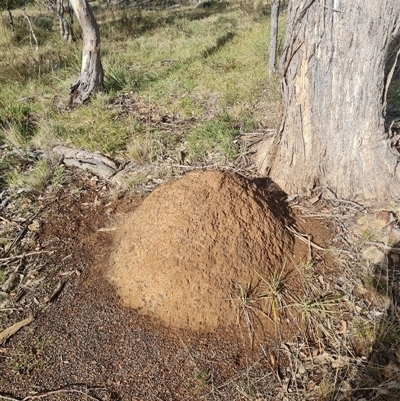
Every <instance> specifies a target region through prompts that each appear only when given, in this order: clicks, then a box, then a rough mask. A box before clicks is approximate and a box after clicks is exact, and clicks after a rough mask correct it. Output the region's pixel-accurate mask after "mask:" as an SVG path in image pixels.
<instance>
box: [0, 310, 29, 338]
mask: <svg viewBox="0 0 400 401" xmlns="http://www.w3.org/2000/svg"><path fill="white" fill-rule="evenodd" d="M34 320H35V319H34V318H33V316H29V317H28V318H26V319H24V320H21V321H20V322H18V323H15V324H13V325H12V326H10V327H8V328H7V329H5V330H3V331H2V332H1V333H0V344H3V343H4V342H5V341H7V340H8V339H9V338H10V337H11V336H13V335H14V334H15V333H16V332H17V331H18V330H19V329H22V327H24V326H26V325H27V324H29V323H32V322H33V321H34Z"/></svg>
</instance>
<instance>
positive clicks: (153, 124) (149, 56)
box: [0, 1, 282, 181]
mask: <svg viewBox="0 0 400 401" xmlns="http://www.w3.org/2000/svg"><path fill="white" fill-rule="evenodd" d="M92 7H93V9H94V12H95V15H96V19H97V20H98V22H99V25H100V32H101V33H100V34H101V41H102V48H101V54H102V62H103V66H104V69H105V90H104V92H103V93H100V94H97V95H96V96H95V97H94V98H93V99H92V101H91V102H90V103H89V104H87V105H85V106H83V107H78V108H75V109H73V110H70V109H68V107H67V100H68V93H69V87H70V85H71V84H72V83H73V82H74V81H75V80H76V79H77V77H78V75H79V72H80V60H81V46H82V43H81V32H80V29H79V27H78V26H77V25H76V22H75V25H74V32H75V37H76V41H74V42H73V43H66V42H64V41H62V40H61V39H60V35H59V31H58V20H57V18H56V16H55V14H52V13H50V12H49V11H48V10H46V9H44V8H42V9H38V8H37V7H35V8H32V9H30V10H28V14H29V15H30V16H31V19H32V23H33V27H34V32H35V35H36V37H37V39H38V42H39V49H38V51H35V47H34V46H32V44H31V42H32V40H31V38H30V34H29V29H28V25H27V23H26V20H25V19H24V18H23V16H22V15H21V12H20V11H18V10H16V11H15V12H14V21H15V35H14V37H13V36H12V34H11V30H10V27H9V24H8V22H7V20H6V18H5V15H4V16H3V18H2V20H1V23H2V24H1V27H0V49H1V53H2V54H3V55H4V56H3V57H2V60H1V61H0V88H1V89H0V138H1V139H0V140H1V141H2V143H5V144H7V143H9V144H12V146H14V147H17V148H21V149H28V148H29V149H34V148H36V149H37V148H38V149H46V148H49V147H51V146H52V145H54V144H58V143H63V144H68V145H71V146H74V147H79V148H85V149H87V150H90V151H97V152H102V153H105V154H107V155H109V156H112V157H116V158H118V160H120V161H123V160H127V159H130V160H135V161H137V162H140V163H150V162H155V161H162V160H166V159H171V160H174V161H176V162H182V155H184V159H185V163H188V164H192V163H194V162H197V161H203V160H205V159H207V158H212V159H213V160H217V161H219V162H223V161H229V160H233V159H235V157H237V156H238V154H239V153H240V152H241V151H242V150H243V149H240V147H239V148H238V147H234V146H233V143H232V140H233V138H234V137H235V136H236V135H237V134H239V133H243V132H252V131H254V130H256V129H258V128H265V127H268V128H274V127H275V125H276V122H277V118H278V113H279V91H278V82H277V80H276V79H274V78H269V77H268V74H267V51H268V40H269V17H268V13H269V7H268V5H267V4H264V5H263V4H262V3H257V4H256V3H254V2H250V1H248V2H231V3H225V2H218V3H215V4H214V5H212V6H211V7H207V8H195V7H194V6H193V5H192V6H190V5H188V6H181V7H179V8H175V9H171V10H166V11H165V10H140V9H137V8H125V9H121V8H118V7H111V6H110V7H106V6H105V5H104V4H96V3H92ZM281 32H282V30H281ZM13 177H14V178H13ZM4 180H5V181H10V180H11V181H12V180H15V171H9V172H8V175H7V177H4V174H3V181H4Z"/></svg>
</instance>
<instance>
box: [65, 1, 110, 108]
mask: <svg viewBox="0 0 400 401" xmlns="http://www.w3.org/2000/svg"><path fill="white" fill-rule="evenodd" d="M70 4H71V6H72V8H73V10H74V13H75V15H76V18H77V20H78V22H79V25H80V26H81V28H82V32H83V52H82V69H81V74H80V76H79V79H78V80H77V81H76V82H75V84H74V85H72V87H71V90H70V105H71V106H73V105H76V104H81V103H84V102H85V101H87V100H88V99H89V97H90V95H91V94H92V93H93V92H96V91H98V90H100V89H101V88H102V86H103V77H104V74H103V67H102V65H101V60H100V32H99V27H98V25H97V22H96V20H95V18H94V15H93V12H92V10H91V9H90V7H89V4H88V1H87V0H70Z"/></svg>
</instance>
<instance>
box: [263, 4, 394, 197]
mask: <svg viewBox="0 0 400 401" xmlns="http://www.w3.org/2000/svg"><path fill="white" fill-rule="evenodd" d="M399 17H400V1H398V0H379V1H376V0H354V1H347V0H324V1H316V0H292V1H290V4H289V8H288V26H287V31H286V39H285V50H284V54H283V60H282V63H281V65H282V77H283V79H282V95H283V118H282V121H281V126H280V129H279V130H278V133H277V135H276V137H275V139H274V141H273V145H272V147H268V146H267V145H265V146H264V148H262V149H261V151H260V152H259V154H258V162H259V166H260V169H261V170H262V171H263V172H264V173H269V174H270V177H271V178H272V179H273V180H274V181H275V182H276V183H277V184H278V185H279V186H281V188H282V189H283V190H285V191H286V192H287V193H289V194H299V193H304V192H308V191H309V190H312V189H313V188H315V187H318V186H322V187H327V188H329V189H330V190H331V191H333V192H334V193H335V194H336V195H337V196H338V197H340V198H345V199H354V200H385V199H388V198H394V197H399V196H400V177H399V170H398V162H399V155H398V153H397V151H396V149H395V148H394V146H393V143H392V142H393V141H392V140H391V139H392V138H390V135H389V134H388V133H385V127H384V115H385V87H386V86H387V84H388V81H387V78H388V76H387V74H385V63H386V60H387V53H388V48H389V46H390V43H391V42H392V41H393V40H394V39H395V38H394V37H393V35H394V32H395V30H396V24H398V21H399ZM389 70H390V68H389ZM386 71H388V68H386Z"/></svg>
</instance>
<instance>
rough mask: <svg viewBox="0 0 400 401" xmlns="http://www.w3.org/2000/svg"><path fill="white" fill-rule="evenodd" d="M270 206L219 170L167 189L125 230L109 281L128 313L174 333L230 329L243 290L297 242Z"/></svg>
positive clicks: (195, 175) (287, 256)
mask: <svg viewBox="0 0 400 401" xmlns="http://www.w3.org/2000/svg"><path fill="white" fill-rule="evenodd" d="M270 204H272V200H271V199H269V198H268V196H267V195H266V194H265V193H264V192H263V191H260V190H259V189H258V188H257V186H256V185H255V184H253V183H251V182H250V181H248V180H246V179H245V178H243V177H241V176H238V175H236V174H232V173H226V172H221V171H201V172H193V173H189V174H187V175H186V176H184V177H183V178H181V179H178V180H176V181H173V182H171V183H168V184H166V185H163V186H161V187H159V188H158V189H156V190H155V191H154V192H153V193H152V194H151V195H149V196H148V197H147V198H146V199H145V200H144V201H143V203H142V205H141V206H140V207H139V208H138V209H137V210H136V211H135V212H134V213H133V214H131V215H130V216H129V217H128V218H127V219H126V220H125V222H124V224H123V225H122V226H121V227H120V228H119V230H118V232H117V238H116V244H115V249H114V252H113V254H112V256H111V258H110V267H109V269H108V273H107V274H108V279H109V280H110V281H111V282H112V283H113V284H114V285H115V287H116V289H117V291H118V294H119V295H120V297H121V300H122V303H123V304H124V305H125V306H129V307H132V308H135V309H137V310H138V311H139V312H140V313H142V314H145V315H150V316H154V317H156V318H158V319H160V320H161V321H163V322H164V324H166V325H168V326H173V327H178V328H189V329H193V330H198V331H202V332H207V331H212V330H214V329H216V328H217V327H228V326H230V325H232V324H234V323H235V322H236V319H237V314H235V312H234V310H233V308H232V305H231V299H232V298H233V297H235V294H237V291H238V288H240V287H239V286H241V287H242V288H245V287H247V286H248V285H249V284H250V283H254V282H256V281H257V280H259V276H258V275H257V273H259V274H260V275H262V276H263V277H265V278H266V279H268V277H271V274H273V273H274V272H277V271H280V270H281V269H282V266H283V265H284V263H285V261H288V260H290V254H291V251H292V245H293V240H292V238H291V237H290V235H289V234H288V233H287V231H286V230H285V226H284V221H283V219H282V218H279V217H277V216H276V215H275V214H274V213H273V211H272V210H271V208H270V206H269V205H270ZM256 272H257V273H256Z"/></svg>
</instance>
